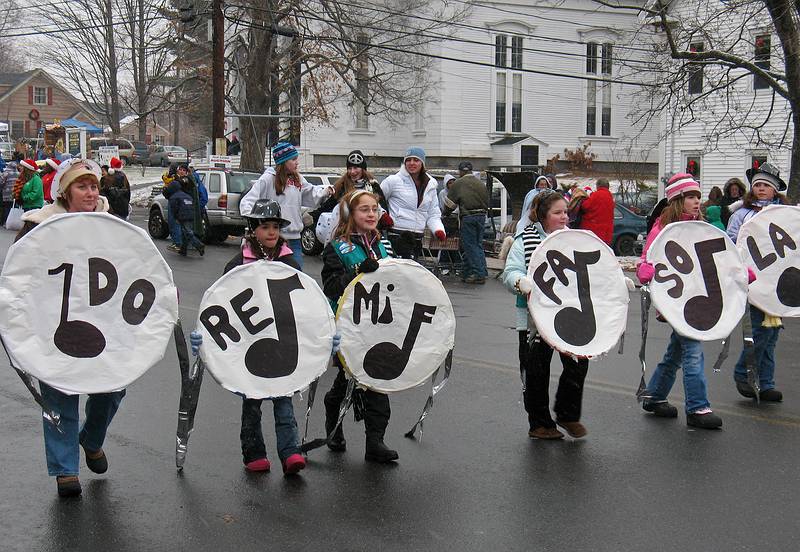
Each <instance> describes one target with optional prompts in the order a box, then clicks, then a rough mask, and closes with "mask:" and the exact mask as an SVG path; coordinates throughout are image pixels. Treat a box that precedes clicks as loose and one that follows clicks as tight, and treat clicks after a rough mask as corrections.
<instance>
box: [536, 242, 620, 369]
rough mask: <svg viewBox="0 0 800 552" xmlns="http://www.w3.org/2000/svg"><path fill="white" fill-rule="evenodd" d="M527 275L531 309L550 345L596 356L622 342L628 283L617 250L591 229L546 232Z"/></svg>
mask: <svg viewBox="0 0 800 552" xmlns="http://www.w3.org/2000/svg"><path fill="white" fill-rule="evenodd" d="M528 276H529V277H530V278H531V280H533V291H532V292H531V294H530V296H529V297H528V310H529V311H530V313H531V316H532V317H533V320H534V322H535V323H536V329H537V331H538V332H539V334H540V335H541V336H542V338H543V339H544V340H545V341H546V342H547V343H548V344H550V345H551V346H552V347H554V348H555V349H557V350H559V351H563V352H568V353H571V354H574V355H580V356H595V355H601V354H604V353H606V352H608V351H609V350H610V349H611V348H612V347H613V346H614V344H615V343H617V341H619V338H620V336H621V335H622V333H623V332H624V331H625V323H626V321H627V318H628V300H629V298H628V287H627V286H626V285H625V277H624V275H623V274H622V269H621V268H620V266H619V262H618V261H617V258H616V256H615V255H614V252H613V251H611V248H610V247H608V245H606V244H605V243H604V242H603V241H602V240H601V239H600V238H598V237H597V236H595V235H594V234H593V233H592V232H588V231H586V230H561V231H558V232H554V233H552V234H550V235H549V236H547V238H545V240H544V241H543V242H542V243H541V244H539V246H538V247H537V248H536V250H535V251H534V252H533V255H532V256H531V260H530V263H529V265H528Z"/></svg>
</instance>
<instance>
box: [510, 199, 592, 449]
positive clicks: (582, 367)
mask: <svg viewBox="0 0 800 552" xmlns="http://www.w3.org/2000/svg"><path fill="white" fill-rule="evenodd" d="M529 216H530V219H531V220H532V221H533V223H532V224H530V225H529V226H528V227H527V228H525V230H523V231H522V233H520V234H518V235H517V236H516V237H515V238H514V244H513V245H512V246H511V250H510V251H509V253H508V258H507V259H506V267H505V270H504V271H503V283H504V284H505V286H506V288H507V289H508V290H509V291H511V292H512V293H514V294H516V295H517V329H518V331H520V354H519V357H520V371H521V373H522V378H523V398H524V402H525V410H526V411H527V413H528V423H529V425H530V429H529V431H528V436H529V437H531V438H534V439H563V438H564V434H563V433H561V432H560V431H559V430H558V429H556V425H559V426H561V427H562V428H564V430H566V432H567V433H569V434H570V436H572V437H574V438H576V439H578V438H581V437H584V436H586V434H587V433H588V432H587V431H586V427H584V425H583V424H582V423H581V422H580V418H581V403H582V401H583V383H584V380H585V379H586V372H587V371H588V369H589V361H588V360H587V359H585V358H581V359H575V358H573V357H572V356H570V355H568V354H564V353H559V356H560V357H561V365H562V366H563V367H564V371H563V372H562V374H561V378H560V379H559V381H558V391H557V392H556V402H555V406H554V408H553V410H554V412H555V414H556V421H555V422H553V419H552V417H551V416H550V397H549V387H550V362H551V360H552V358H553V349H552V347H550V345H548V344H547V343H546V342H545V341H544V340H543V339H542V338H541V336H539V335H535V336H534V338H533V343H532V344H531V345H530V346H529V345H528V339H527V326H528V312H527V309H526V307H527V300H526V299H527V296H528V295H529V294H530V293H531V291H532V290H533V282H532V281H531V279H530V278H529V277H528V264H529V263H530V260H531V256H532V255H533V251H534V250H535V249H536V247H537V246H538V245H539V244H540V243H541V242H542V240H544V239H545V238H546V237H547V235H548V234H550V233H552V232H555V231H556V230H562V229H564V228H566V227H567V221H568V217H567V202H566V200H565V199H564V197H563V196H562V195H561V194H560V193H558V192H554V191H550V190H548V191H546V192H541V193H539V194H537V195H536V197H535V198H534V200H533V204H532V205H531V211H530V215H529ZM520 328H522V330H520ZM523 331H524V335H523ZM531 331H533V332H535V331H536V330H535V328H531Z"/></svg>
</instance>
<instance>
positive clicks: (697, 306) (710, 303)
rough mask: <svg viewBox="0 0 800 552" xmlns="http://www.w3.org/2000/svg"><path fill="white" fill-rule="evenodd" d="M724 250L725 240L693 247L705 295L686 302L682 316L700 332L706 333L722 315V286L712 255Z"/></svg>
mask: <svg viewBox="0 0 800 552" xmlns="http://www.w3.org/2000/svg"><path fill="white" fill-rule="evenodd" d="M725 249H726V246H725V238H714V239H711V240H705V241H701V242H698V243H696V244H695V245H694V250H695V253H697V260H698V262H699V264H700V273H701V274H702V276H703V285H704V287H705V292H706V293H705V295H697V296H695V297H692V298H691V299H689V300H688V301H686V305H684V307H683V315H684V318H686V322H687V323H688V324H689V325H690V326H691V327H693V328H695V329H697V330H700V331H707V330H710V329H711V328H713V327H714V326H715V325H716V324H717V322H719V318H720V316H721V315H722V306H723V300H722V286H721V285H720V282H719V273H718V272H717V264H716V263H715V262H714V254H715V253H721V252H722V251H725ZM676 268H677V267H676Z"/></svg>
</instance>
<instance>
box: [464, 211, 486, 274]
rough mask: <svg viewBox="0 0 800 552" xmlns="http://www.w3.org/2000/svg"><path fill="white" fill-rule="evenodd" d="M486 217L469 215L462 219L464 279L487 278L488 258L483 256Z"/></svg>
mask: <svg viewBox="0 0 800 552" xmlns="http://www.w3.org/2000/svg"><path fill="white" fill-rule="evenodd" d="M485 222H486V215H467V216H465V217H462V219H461V246H462V247H463V248H464V273H463V274H462V277H463V278H467V277H469V276H476V277H478V278H486V276H487V275H488V273H487V272H486V256H485V255H484V254H483V225H484V223H485Z"/></svg>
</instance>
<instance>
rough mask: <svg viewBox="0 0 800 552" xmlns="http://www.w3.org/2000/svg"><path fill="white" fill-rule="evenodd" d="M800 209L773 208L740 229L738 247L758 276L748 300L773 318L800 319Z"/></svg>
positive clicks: (762, 212) (764, 211) (745, 260)
mask: <svg viewBox="0 0 800 552" xmlns="http://www.w3.org/2000/svg"><path fill="white" fill-rule="evenodd" d="M798 245H800V207H794V206H790V205H772V206H770V207H767V208H765V209H764V210H763V211H761V212H760V213H758V214H757V215H756V216H754V217H753V218H751V219H750V220H748V221H747V222H745V223H744V224H743V225H742V226H741V228H740V229H739V237H738V238H737V240H736V247H737V248H738V249H739V253H741V255H742V259H743V260H744V263H745V265H747V266H748V267H750V268H751V269H752V270H753V272H755V274H756V280H755V282H753V283H752V284H750V290H749V293H748V298H749V300H750V302H751V303H752V304H754V305H755V306H756V307H758V308H759V309H761V310H763V311H764V312H766V313H768V314H771V315H773V316H786V317H794V316H800V248H798Z"/></svg>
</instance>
